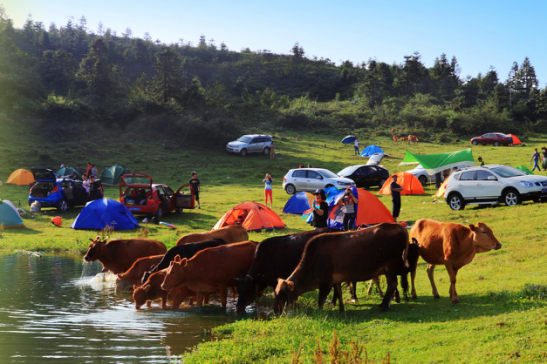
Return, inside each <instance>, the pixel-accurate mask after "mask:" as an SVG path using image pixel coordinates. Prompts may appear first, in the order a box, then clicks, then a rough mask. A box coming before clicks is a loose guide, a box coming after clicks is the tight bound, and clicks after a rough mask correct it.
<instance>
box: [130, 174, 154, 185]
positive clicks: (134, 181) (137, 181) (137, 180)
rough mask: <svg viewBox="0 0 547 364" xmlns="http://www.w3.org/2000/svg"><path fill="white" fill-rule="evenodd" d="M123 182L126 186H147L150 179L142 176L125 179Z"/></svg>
mask: <svg viewBox="0 0 547 364" xmlns="http://www.w3.org/2000/svg"><path fill="white" fill-rule="evenodd" d="M124 181H125V183H126V184H128V185H149V184H150V183H151V181H150V179H148V178H146V177H144V176H133V177H125V178H124Z"/></svg>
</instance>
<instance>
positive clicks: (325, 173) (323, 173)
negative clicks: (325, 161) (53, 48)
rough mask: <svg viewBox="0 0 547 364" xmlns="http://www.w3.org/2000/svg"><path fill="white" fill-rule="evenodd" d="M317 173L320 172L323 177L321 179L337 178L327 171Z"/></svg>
mask: <svg viewBox="0 0 547 364" xmlns="http://www.w3.org/2000/svg"><path fill="white" fill-rule="evenodd" d="M317 172H320V173H321V174H322V175H323V177H326V178H337V177H338V175H337V174H334V173H332V172H331V171H329V170H328V169H320V170H319V171H317Z"/></svg>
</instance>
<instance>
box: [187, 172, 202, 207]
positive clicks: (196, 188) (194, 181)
mask: <svg viewBox="0 0 547 364" xmlns="http://www.w3.org/2000/svg"><path fill="white" fill-rule="evenodd" d="M188 184H190V188H191V189H192V192H193V193H194V200H196V202H197V203H198V209H201V204H200V202H199V192H200V191H201V183H200V182H199V179H198V172H196V171H193V172H192V178H190V181H188Z"/></svg>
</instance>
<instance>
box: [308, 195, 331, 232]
mask: <svg viewBox="0 0 547 364" xmlns="http://www.w3.org/2000/svg"><path fill="white" fill-rule="evenodd" d="M314 195H315V200H313V203H312V209H313V220H312V221H311V223H312V226H313V227H314V229H315V230H317V229H321V228H325V227H327V219H328V218H329V205H328V204H327V202H326V201H325V200H326V199H327V196H326V195H325V191H323V190H322V189H318V190H316V191H315V194H314Z"/></svg>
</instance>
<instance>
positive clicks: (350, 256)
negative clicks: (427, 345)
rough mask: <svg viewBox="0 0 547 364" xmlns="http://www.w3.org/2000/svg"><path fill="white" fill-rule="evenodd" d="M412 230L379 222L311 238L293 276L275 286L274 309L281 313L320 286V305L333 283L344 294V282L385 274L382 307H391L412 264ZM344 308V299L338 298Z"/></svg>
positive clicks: (341, 309) (384, 308)
mask: <svg viewBox="0 0 547 364" xmlns="http://www.w3.org/2000/svg"><path fill="white" fill-rule="evenodd" d="M408 245H409V244H408V233H407V231H406V229H405V228H404V227H402V226H401V225H399V224H387V223H383V224H379V225H376V226H373V227H370V228H367V229H363V230H358V231H352V232H343V233H334V234H323V235H319V236H316V237H315V238H313V239H311V240H310V241H309V242H308V244H307V245H306V248H305V249H304V253H303V254H302V259H301V260H300V263H299V264H298V266H297V267H296V269H295V270H294V272H293V273H292V274H291V275H290V276H289V278H287V279H286V280H285V279H279V280H278V284H277V287H276V289H275V300H274V311H275V312H276V313H277V314H279V313H281V312H282V310H283V308H284V306H285V304H292V303H293V302H294V301H296V299H297V298H298V296H300V295H302V294H303V293H305V292H309V291H312V290H315V289H317V288H319V297H318V303H319V308H320V309H322V308H323V304H324V303H325V300H326V298H327V295H328V294H329V292H330V290H331V289H332V287H334V289H335V294H336V295H337V296H338V297H342V290H341V283H342V282H358V281H366V280H369V279H373V278H375V277H378V276H379V275H380V274H382V273H383V274H385V275H386V278H387V283H388V287H387V291H386V294H385V295H384V299H383V301H382V304H381V305H380V306H381V307H382V309H383V310H384V311H385V310H388V309H389V305H390V302H391V298H392V297H393V294H394V293H395V290H396V289H397V273H398V272H399V271H400V270H401V269H402V267H404V266H405V265H407V264H408V261H407V257H406V253H407V251H408ZM338 302H339V308H340V312H343V311H344V303H343V300H342V299H339V300H338Z"/></svg>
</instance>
